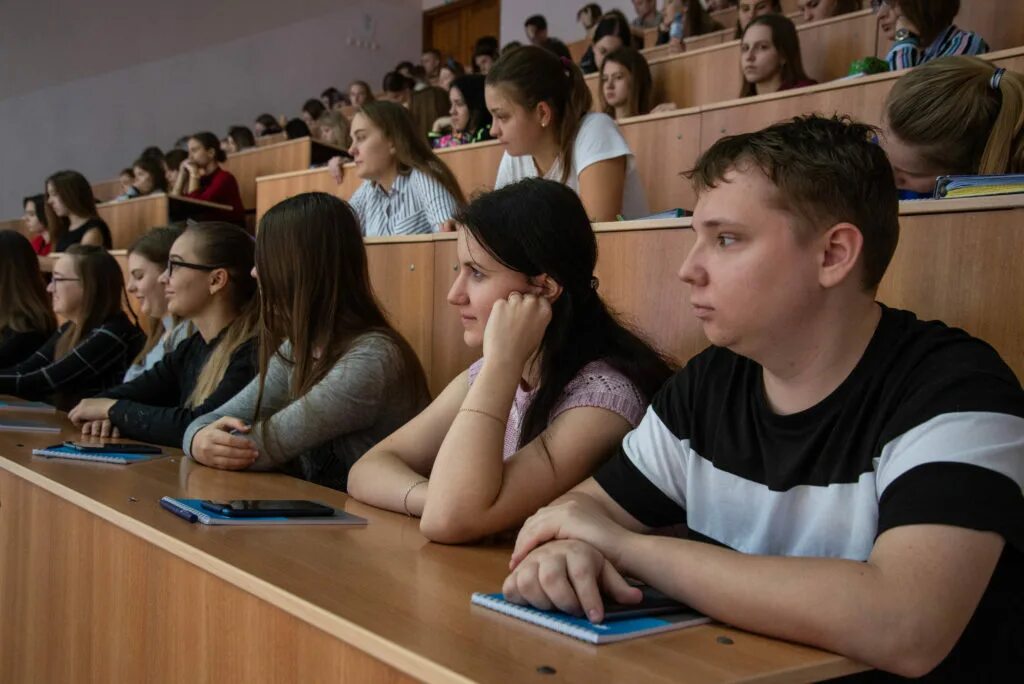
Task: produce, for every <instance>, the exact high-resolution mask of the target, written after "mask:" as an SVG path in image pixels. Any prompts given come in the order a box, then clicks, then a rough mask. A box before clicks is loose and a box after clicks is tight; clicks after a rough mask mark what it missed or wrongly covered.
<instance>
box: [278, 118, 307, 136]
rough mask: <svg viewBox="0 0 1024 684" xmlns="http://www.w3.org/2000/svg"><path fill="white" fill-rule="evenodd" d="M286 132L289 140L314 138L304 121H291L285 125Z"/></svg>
mask: <svg viewBox="0 0 1024 684" xmlns="http://www.w3.org/2000/svg"><path fill="white" fill-rule="evenodd" d="M284 132H285V135H286V136H287V137H288V139H289V140H298V139H299V138H311V137H313V134H312V132H311V131H310V130H309V126H307V125H306V122H305V121H303V120H302V119H289V120H288V122H287V123H286V124H285V125H284Z"/></svg>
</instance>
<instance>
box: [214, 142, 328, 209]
mask: <svg viewBox="0 0 1024 684" xmlns="http://www.w3.org/2000/svg"><path fill="white" fill-rule="evenodd" d="M311 159H312V141H311V140H310V139H309V138H299V139H297V140H288V141H286V142H283V143H277V144H276V145H267V146H265V147H253V148H251V149H248V150H242V151H241V152H236V153H235V154H232V155H228V160H227V161H226V162H224V168H225V169H226V170H228V171H230V172H231V173H232V174H234V176H235V179H236V180H237V181H238V189H239V191H240V192H241V194H242V206H244V207H245V208H246V209H255V208H256V179H257V178H259V177H260V176H269V175H271V174H275V173H285V172H287V171H301V170H305V169H308V168H309V165H310V164H311V163H312V161H311Z"/></svg>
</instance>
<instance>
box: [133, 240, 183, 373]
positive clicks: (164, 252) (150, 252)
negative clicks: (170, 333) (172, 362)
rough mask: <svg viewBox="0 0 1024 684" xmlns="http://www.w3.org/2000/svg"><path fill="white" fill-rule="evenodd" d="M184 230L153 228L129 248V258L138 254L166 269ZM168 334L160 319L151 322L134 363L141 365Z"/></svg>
mask: <svg viewBox="0 0 1024 684" xmlns="http://www.w3.org/2000/svg"><path fill="white" fill-rule="evenodd" d="M181 233H182V229H181V228H177V227H175V226H160V227H157V228H153V229H152V230H150V231H149V232H147V233H144V234H142V235H140V236H139V238H138V239H137V240H135V242H134V243H133V244H132V246H131V247H129V248H128V256H131V255H132V254H138V255H139V256H140V257H142V258H143V259H145V260H146V261H149V262H151V263H154V264H157V265H158V266H160V268H161V269H162V268H164V267H165V266H166V264H167V257H168V256H169V255H170V253H171V245H173V244H174V241H175V240H177V239H178V237H180V236H181ZM165 332H167V331H166V330H165V329H164V322H163V321H162V320H161V319H159V318H154V319H153V320H152V321H150V326H149V334H148V335H147V336H146V344H144V345H143V346H142V350H141V351H140V352H139V354H138V356H136V357H135V360H134V361H132V363H140V362H141V361H142V359H144V358H146V354H148V353H149V352H151V351H152V350H153V347H155V346H156V345H157V343H159V342H160V338H161V337H163V334H164V333H165Z"/></svg>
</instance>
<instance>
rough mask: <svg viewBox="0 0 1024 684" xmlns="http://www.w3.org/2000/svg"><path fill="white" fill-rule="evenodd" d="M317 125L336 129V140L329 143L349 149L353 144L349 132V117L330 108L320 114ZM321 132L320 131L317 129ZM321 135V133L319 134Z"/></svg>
mask: <svg viewBox="0 0 1024 684" xmlns="http://www.w3.org/2000/svg"><path fill="white" fill-rule="evenodd" d="M316 125H317V126H318V127H322V128H330V129H332V130H333V131H334V142H333V143H328V144H330V145H335V146H337V147H340V148H342V149H343V150H347V149H348V148H349V147H350V146H351V145H352V136H351V135H350V134H349V123H348V119H346V118H345V117H343V116H342V115H341V114H339V113H338V112H336V111H334V110H329V111H326V112H324V113H323V114H321V115H320V118H318V119H317V120H316ZM317 133H319V131H317ZM317 137H319V135H318V136H317Z"/></svg>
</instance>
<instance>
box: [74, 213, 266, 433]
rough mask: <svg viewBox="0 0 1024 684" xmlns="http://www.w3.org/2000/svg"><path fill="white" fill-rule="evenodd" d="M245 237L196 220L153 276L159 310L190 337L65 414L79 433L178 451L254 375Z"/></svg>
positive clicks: (254, 314)
mask: <svg viewBox="0 0 1024 684" xmlns="http://www.w3.org/2000/svg"><path fill="white" fill-rule="evenodd" d="M253 252H254V246H253V239H252V238H251V237H250V236H249V235H248V233H246V232H245V231H244V230H242V229H241V228H239V227H238V226H233V225H231V224H229V223H220V222H209V223H196V224H193V225H191V226H189V227H188V228H186V229H185V232H183V233H182V234H181V235H180V236H179V237H178V238H177V239H176V240H175V241H174V245H173V246H172V247H171V251H170V256H169V257H168V260H167V269H166V270H165V271H164V273H163V274H161V276H160V280H161V281H162V282H163V284H164V286H165V288H166V293H167V310H168V312H169V313H171V314H172V315H174V316H177V317H178V318H180V319H186V320H188V321H189V322H191V324H192V325H193V326H195V329H196V333H195V334H194V335H192V336H191V337H190V338H188V339H187V340H185V341H184V342H182V343H181V344H180V345H179V346H178V347H177V349H175V350H174V351H172V352H171V353H169V354H168V355H166V356H165V357H164V358H163V359H161V360H160V361H158V362H157V363H156V365H155V366H153V368H151V369H150V370H148V371H146V372H145V373H143V374H142V375H140V376H139V377H137V378H135V379H134V380H132V381H131V382H129V383H127V384H124V385H121V386H120V387H115V388H113V389H111V390H108V391H106V392H104V393H102V394H101V395H100V396H99V398H96V399H86V400H85V401H82V402H81V403H80V404H79V405H78V406H76V407H75V408H74V409H73V410H72V411H71V412H70V414H69V415H68V417H69V418H70V419H71V421H72V422H73V423H74V424H75V425H80V426H81V427H82V433H83V434H87V435H94V436H97V437H107V436H110V435H113V436H115V437H116V436H123V437H129V438H132V439H141V440H145V441H147V442H154V443H156V444H164V445H166V446H178V445H179V444H181V438H182V436H183V435H184V434H185V428H187V427H188V426H189V423H191V422H192V421H193V420H195V419H196V418H198V417H199V416H201V415H203V414H205V413H207V412H208V411H211V410H213V409H215V408H217V407H218V406H220V405H221V404H223V403H224V402H225V401H227V400H228V399H230V398H231V397H233V396H235V394H237V393H238V392H239V391H240V390H241V389H242V388H243V387H245V386H246V385H247V384H248V383H249V381H250V380H252V378H253V376H254V375H255V374H256V327H257V326H256V323H257V320H258V318H259V305H258V298H257V296H256V280H255V279H254V278H253V275H252V269H253V263H254V262H253Z"/></svg>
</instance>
